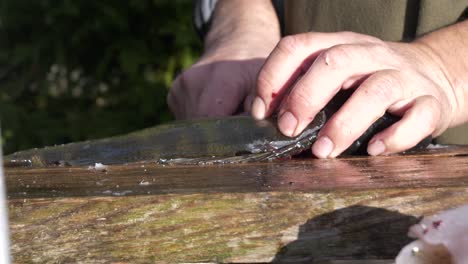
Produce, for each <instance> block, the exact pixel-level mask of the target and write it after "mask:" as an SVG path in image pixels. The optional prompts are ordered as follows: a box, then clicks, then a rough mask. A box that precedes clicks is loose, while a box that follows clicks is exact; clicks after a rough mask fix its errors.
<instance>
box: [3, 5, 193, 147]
mask: <svg viewBox="0 0 468 264" xmlns="http://www.w3.org/2000/svg"><path fill="white" fill-rule="evenodd" d="M191 8H192V2H191V1H189V0H178V1H177V0H176V1H174V0H128V1H115V0H101V1H71V0H62V1H53V0H34V1H29V0H4V1H2V3H0V118H1V122H2V123H1V125H2V131H3V142H4V151H5V153H9V152H13V151H16V150H20V149H26V148H31V147H40V146H44V145H53V144H60V143H66V142H70V141H78V140H84V139H91V138H99V137H106V136H111V135H116V134H121V133H126V132H129V131H133V130H137V129H140V128H143V127H149V126H153V125H155V124H158V123H161V122H166V121H169V120H170V119H171V118H172V116H171V114H170V112H169V110H168V108H167V106H166V95H167V91H168V89H169V88H170V85H171V82H172V80H173V78H174V77H175V75H176V74H177V73H178V72H180V71H181V70H182V69H183V68H186V67H188V66H189V65H191V64H192V63H193V62H194V59H195V58H197V57H198V55H199V53H200V49H201V44H200V41H199V40H198V37H197V36H196V34H195V32H194V30H193V27H192V23H191V22H192V15H191V12H192V10H191Z"/></svg>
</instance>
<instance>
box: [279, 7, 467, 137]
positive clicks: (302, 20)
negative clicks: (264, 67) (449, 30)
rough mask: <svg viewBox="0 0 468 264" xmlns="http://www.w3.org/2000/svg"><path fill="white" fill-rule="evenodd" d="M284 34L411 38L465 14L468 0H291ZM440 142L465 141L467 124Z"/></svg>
mask: <svg viewBox="0 0 468 264" xmlns="http://www.w3.org/2000/svg"><path fill="white" fill-rule="evenodd" d="M284 3H285V13H284V16H285V32H286V34H287V35H291V34H298V33H303V32H308V31H317V32H337V31H353V32H358V33H363V34H367V35H372V36H376V37H378V38H380V39H383V40H388V41H402V40H403V41H411V40H412V39H414V38H416V37H417V36H420V35H422V34H425V33H428V32H431V31H434V30H436V29H439V28H441V27H444V26H447V25H450V24H453V23H456V22H457V21H460V20H462V19H464V18H466V17H467V14H468V0H290V1H284ZM437 141H438V142H439V143H452V144H468V124H465V125H463V126H460V127H456V128H452V129H449V130H447V132H445V133H444V134H443V135H442V136H440V137H439V138H438V140H437Z"/></svg>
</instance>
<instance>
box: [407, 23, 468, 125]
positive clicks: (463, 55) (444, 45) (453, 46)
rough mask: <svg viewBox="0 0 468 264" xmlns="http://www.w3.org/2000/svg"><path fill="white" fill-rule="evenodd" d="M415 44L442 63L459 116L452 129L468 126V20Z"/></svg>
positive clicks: (435, 32) (455, 119)
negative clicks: (463, 125) (422, 47)
mask: <svg viewBox="0 0 468 264" xmlns="http://www.w3.org/2000/svg"><path fill="white" fill-rule="evenodd" d="M415 43H418V44H423V46H424V47H426V50H427V51H429V52H428V54H430V56H432V58H433V59H434V60H436V61H438V62H439V63H438V64H439V65H441V67H440V74H441V75H442V77H444V78H446V79H447V81H448V84H447V85H448V86H449V87H448V89H451V90H452V93H453V95H454V96H453V99H452V101H453V102H454V105H455V107H454V109H453V111H454V112H455V115H454V118H453V120H452V121H451V123H450V126H451V127H453V126H457V125H460V124H462V123H465V122H468V20H466V21H464V22H460V23H457V24H455V25H452V26H449V27H446V28H443V29H440V30H437V31H434V32H432V33H431V34H428V35H425V36H423V37H421V38H420V39H418V40H416V41H415ZM435 74H438V73H437V72H435Z"/></svg>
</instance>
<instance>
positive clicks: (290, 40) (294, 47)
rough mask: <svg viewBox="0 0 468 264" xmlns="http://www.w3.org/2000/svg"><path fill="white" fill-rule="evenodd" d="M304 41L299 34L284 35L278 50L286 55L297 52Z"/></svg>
mask: <svg viewBox="0 0 468 264" xmlns="http://www.w3.org/2000/svg"><path fill="white" fill-rule="evenodd" d="M301 43H302V41H301V40H300V39H299V37H298V36H297V35H291V36H286V37H283V38H282V39H281V40H280V42H279V43H278V47H277V48H278V50H279V51H280V52H282V53H284V54H286V55H293V54H295V53H296V52H297V51H298V50H299V49H300V47H301V46H302V44H301Z"/></svg>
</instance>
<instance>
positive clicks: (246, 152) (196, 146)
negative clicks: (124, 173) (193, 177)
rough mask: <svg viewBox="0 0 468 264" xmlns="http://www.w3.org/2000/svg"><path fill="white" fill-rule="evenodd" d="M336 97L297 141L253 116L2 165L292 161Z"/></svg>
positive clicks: (358, 144)
mask: <svg viewBox="0 0 468 264" xmlns="http://www.w3.org/2000/svg"><path fill="white" fill-rule="evenodd" d="M345 97H349V95H346V96H345ZM336 98H341V99H333V100H332V101H331V102H330V103H329V104H327V106H326V107H325V108H324V109H323V110H322V111H320V112H319V113H318V114H317V115H316V116H315V118H314V119H313V120H312V122H311V123H310V124H309V125H308V126H307V128H305V129H304V131H302V133H300V134H299V135H298V136H296V137H293V138H291V137H287V136H284V135H283V134H282V133H281V132H280V131H279V130H278V128H277V125H276V118H275V117H272V118H269V119H266V120H255V119H253V118H252V117H249V116H231V117H225V118H207V119H198V120H185V121H175V122H172V123H168V124H162V125H158V126H155V127H151V128H147V129H143V130H140V131H136V132H133V133H130V134H127V135H123V136H115V137H110V138H104V139H97V140H92V141H83V142H76V143H69V144H64V145H58V146H52V147H45V148H40V149H30V150H24V151H19V152H16V153H13V154H10V155H8V156H6V157H5V158H4V160H5V161H4V165H5V166H6V167H16V166H29V167H49V166H89V165H94V164H98V163H100V164H106V165H112V164H126V163H133V162H148V161H155V162H157V163H160V164H223V163H239V162H257V161H265V160H274V159H280V158H284V157H290V156H293V155H295V154H298V153H301V152H302V151H304V150H306V149H309V148H310V147H311V146H312V144H313V143H314V142H315V140H316V137H317V135H318V133H319V131H320V129H321V128H322V127H323V126H324V125H325V123H326V121H327V117H329V116H331V115H333V113H334V112H336V111H337V109H338V108H339V106H340V105H341V104H342V102H343V99H342V98H344V97H343V96H341V97H336ZM398 120H399V117H396V116H393V115H391V114H389V113H385V115H384V116H382V117H381V118H379V119H378V120H377V121H376V122H374V123H373V124H372V125H371V126H370V127H369V128H368V129H367V131H366V132H365V133H364V134H363V135H362V136H361V137H360V138H359V139H357V140H356V141H355V142H354V143H353V144H352V145H351V146H350V147H349V148H348V149H347V150H346V151H345V152H344V154H345V155H347V154H348V155H349V154H364V153H366V147H367V143H368V142H369V140H370V139H371V138H372V136H373V135H375V134H376V133H378V132H379V131H382V130H383V129H385V128H387V127H389V126H390V125H392V124H394V123H395V122H397V121H398ZM425 144H426V145H427V144H429V142H426V143H425Z"/></svg>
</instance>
